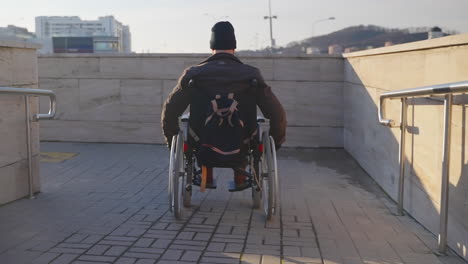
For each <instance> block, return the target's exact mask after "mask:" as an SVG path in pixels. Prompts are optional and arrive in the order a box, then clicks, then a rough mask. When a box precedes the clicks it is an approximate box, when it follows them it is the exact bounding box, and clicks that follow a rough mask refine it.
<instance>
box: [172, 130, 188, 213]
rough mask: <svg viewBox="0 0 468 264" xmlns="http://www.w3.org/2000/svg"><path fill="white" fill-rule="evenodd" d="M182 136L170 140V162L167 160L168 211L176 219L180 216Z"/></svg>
mask: <svg viewBox="0 0 468 264" xmlns="http://www.w3.org/2000/svg"><path fill="white" fill-rule="evenodd" d="M183 141H184V140H183V134H182V133H181V132H180V133H179V135H177V136H174V137H173V138H172V145H171V152H170V160H169V181H168V193H169V209H170V210H171V211H172V212H173V213H174V216H175V217H176V218H179V217H180V215H181V199H180V198H181V195H182V191H183V188H184V187H185V186H184V185H185V184H184V177H183V176H184V170H183V169H184V164H183V143H184V142H183Z"/></svg>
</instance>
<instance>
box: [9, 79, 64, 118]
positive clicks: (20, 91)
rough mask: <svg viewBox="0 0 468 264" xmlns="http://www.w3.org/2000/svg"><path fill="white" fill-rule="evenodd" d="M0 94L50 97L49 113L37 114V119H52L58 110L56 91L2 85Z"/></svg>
mask: <svg viewBox="0 0 468 264" xmlns="http://www.w3.org/2000/svg"><path fill="white" fill-rule="evenodd" d="M0 94H13V95H25V96H47V97H49V100H50V101H49V113H47V114H37V115H35V116H34V117H33V118H34V120H35V121H37V120H44V119H52V118H54V116H55V113H56V112H57V99H56V96H55V93H54V92H53V91H51V90H42V89H30V88H15V87H0Z"/></svg>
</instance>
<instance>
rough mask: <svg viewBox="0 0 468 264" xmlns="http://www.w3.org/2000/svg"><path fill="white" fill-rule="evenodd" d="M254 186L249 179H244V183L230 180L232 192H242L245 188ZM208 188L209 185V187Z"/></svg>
mask: <svg viewBox="0 0 468 264" xmlns="http://www.w3.org/2000/svg"><path fill="white" fill-rule="evenodd" d="M250 187H252V184H251V183H250V182H248V181H244V182H242V183H235V182H233V181H231V182H229V191H230V192H240V191H243V190H245V189H248V188H250ZM207 188H208V187H207Z"/></svg>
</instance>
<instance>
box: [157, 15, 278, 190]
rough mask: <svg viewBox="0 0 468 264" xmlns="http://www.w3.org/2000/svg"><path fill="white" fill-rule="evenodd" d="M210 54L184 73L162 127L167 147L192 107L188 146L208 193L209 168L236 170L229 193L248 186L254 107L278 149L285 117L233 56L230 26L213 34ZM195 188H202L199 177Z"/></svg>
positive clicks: (219, 26)
mask: <svg viewBox="0 0 468 264" xmlns="http://www.w3.org/2000/svg"><path fill="white" fill-rule="evenodd" d="M211 32H212V34H211V40H210V47H211V49H212V53H213V55H212V56H211V57H209V58H208V59H207V60H205V61H203V62H201V63H200V64H198V65H195V66H192V67H189V68H187V69H186V70H185V71H184V72H183V74H182V76H181V77H180V78H179V80H178V83H177V85H176V86H175V88H174V89H173V91H172V92H171V94H170V95H169V97H168V98H167V100H166V101H165V103H164V107H163V111H162V117H161V123H162V129H163V132H164V136H165V138H166V142H167V144H168V146H169V147H170V146H171V141H172V137H173V136H174V135H177V134H178V133H179V130H180V128H179V117H180V116H181V115H182V113H183V112H184V111H185V110H186V109H187V107H188V106H190V117H189V120H188V124H189V127H188V131H187V134H188V143H189V145H190V148H193V150H194V153H195V156H196V159H197V162H198V165H199V166H200V168H202V174H203V175H205V177H206V188H216V183H215V182H214V180H213V167H224V168H233V169H234V183H235V184H234V186H233V187H231V188H230V191H240V190H244V189H246V188H248V187H250V183H249V182H248V181H246V179H247V176H246V173H245V171H244V168H245V167H246V165H247V156H248V155H247V152H248V151H249V149H251V148H252V144H254V141H255V139H256V138H257V136H258V128H257V106H258V107H259V108H260V110H261V111H262V113H263V115H264V116H265V117H266V118H268V119H270V135H271V136H272V137H273V139H274V142H275V144H276V148H277V149H278V148H279V147H280V146H281V144H282V143H283V142H284V141H285V134H286V125H287V123H286V114H285V111H284V109H283V107H282V105H281V103H280V102H279V101H278V99H277V98H276V96H275V95H274V94H273V92H272V90H271V88H270V87H269V86H268V85H267V84H266V83H265V81H264V79H263V77H262V75H261V73H260V71H259V70H258V69H257V68H255V67H252V66H249V65H247V64H243V63H242V62H241V61H240V60H239V59H238V58H237V57H235V56H234V51H235V49H236V38H235V35H234V28H233V26H232V25H231V23H229V22H218V23H216V24H215V25H214V26H213V28H212V29H211ZM193 184H194V185H200V184H201V178H200V176H199V175H195V176H194V179H193Z"/></svg>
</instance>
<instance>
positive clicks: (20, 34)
mask: <svg viewBox="0 0 468 264" xmlns="http://www.w3.org/2000/svg"><path fill="white" fill-rule="evenodd" d="M35 37H36V36H35V35H34V33H32V32H29V31H28V29H26V28H22V27H17V26H13V25H8V26H7V27H0V38H3V39H20V40H32V39H34V38H35Z"/></svg>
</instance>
